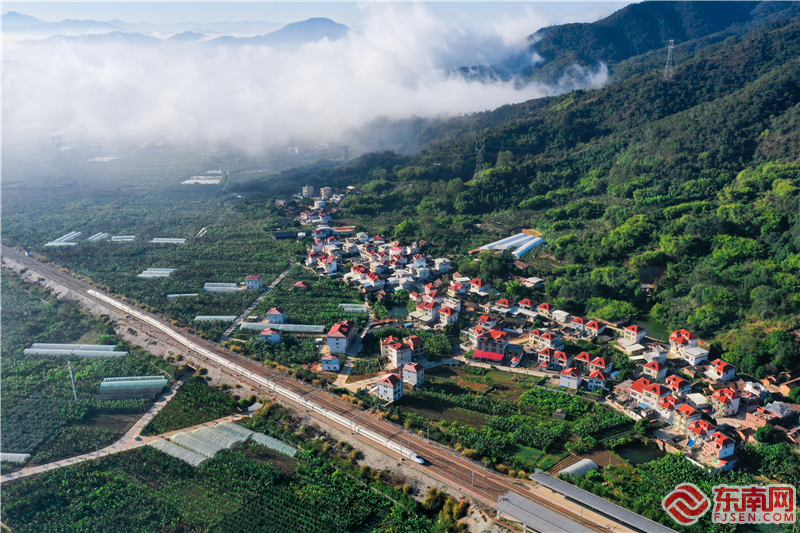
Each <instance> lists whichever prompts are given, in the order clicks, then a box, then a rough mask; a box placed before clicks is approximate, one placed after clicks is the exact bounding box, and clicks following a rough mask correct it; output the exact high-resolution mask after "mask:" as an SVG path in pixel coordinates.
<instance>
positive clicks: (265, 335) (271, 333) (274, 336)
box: [260, 328, 281, 342]
mask: <svg viewBox="0 0 800 533" xmlns="http://www.w3.org/2000/svg"><path fill="white" fill-rule="evenodd" d="M260 338H261V340H262V341H267V342H281V332H280V330H277V329H272V328H266V329H263V330H261V335H260Z"/></svg>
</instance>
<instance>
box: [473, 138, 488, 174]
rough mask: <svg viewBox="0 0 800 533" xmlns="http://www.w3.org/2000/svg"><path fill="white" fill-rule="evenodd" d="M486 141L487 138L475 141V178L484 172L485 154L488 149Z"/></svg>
mask: <svg viewBox="0 0 800 533" xmlns="http://www.w3.org/2000/svg"><path fill="white" fill-rule="evenodd" d="M485 141H486V138H485V137H484V138H483V139H481V140H480V141H475V173H474V174H473V176H477V175H478V172H480V171H481V170H483V152H484V150H485V149H486V142H485Z"/></svg>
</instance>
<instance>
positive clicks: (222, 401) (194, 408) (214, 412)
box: [142, 375, 240, 435]
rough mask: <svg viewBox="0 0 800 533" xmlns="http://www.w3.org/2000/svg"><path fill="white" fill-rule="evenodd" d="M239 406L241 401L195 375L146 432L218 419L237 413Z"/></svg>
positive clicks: (160, 412)
mask: <svg viewBox="0 0 800 533" xmlns="http://www.w3.org/2000/svg"><path fill="white" fill-rule="evenodd" d="M239 406H240V404H239V402H238V401H236V400H234V399H233V398H232V397H230V396H228V395H227V394H225V393H224V392H222V391H220V390H217V389H216V388H214V387H211V386H209V385H208V383H206V380H205V378H203V377H201V376H197V375H195V376H192V377H190V378H189V379H188V380H187V381H186V383H184V384H183V385H181V387H180V388H179V389H178V391H177V392H176V393H175V398H172V399H171V400H170V401H169V403H168V404H167V405H166V406H164V408H163V409H161V411H159V412H158V414H157V415H156V416H155V417H154V418H153V419H152V420H151V421H150V422H149V423H148V424H147V425H146V426H145V427H144V429H143V430H142V435H158V434H160V433H166V432H167V431H172V430H175V429H181V428H186V427H190V426H194V425H197V424H202V423H203V422H208V421H209V420H216V419H217V418H222V417H225V416H229V415H231V414H233V413H234V411H235V410H237V408H238V407H239Z"/></svg>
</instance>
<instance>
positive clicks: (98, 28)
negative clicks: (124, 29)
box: [28, 19, 120, 35]
mask: <svg viewBox="0 0 800 533" xmlns="http://www.w3.org/2000/svg"><path fill="white" fill-rule="evenodd" d="M28 30H29V31H32V32H36V33H44V34H49V35H57V34H58V35H80V34H85V33H107V32H110V31H119V30H120V28H118V27H117V26H114V25H113V24H109V23H108V22H98V21H96V20H70V19H65V20H62V21H61V22H41V21H40V22H39V23H38V24H35V25H33V26H31V27H30V28H29V29H28Z"/></svg>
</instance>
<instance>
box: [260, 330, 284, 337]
mask: <svg viewBox="0 0 800 533" xmlns="http://www.w3.org/2000/svg"><path fill="white" fill-rule="evenodd" d="M276 333H277V334H278V335H280V333H281V332H280V331H278V330H277V329H272V328H266V329H262V330H261V334H262V335H267V336H269V335H275V334H276Z"/></svg>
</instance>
